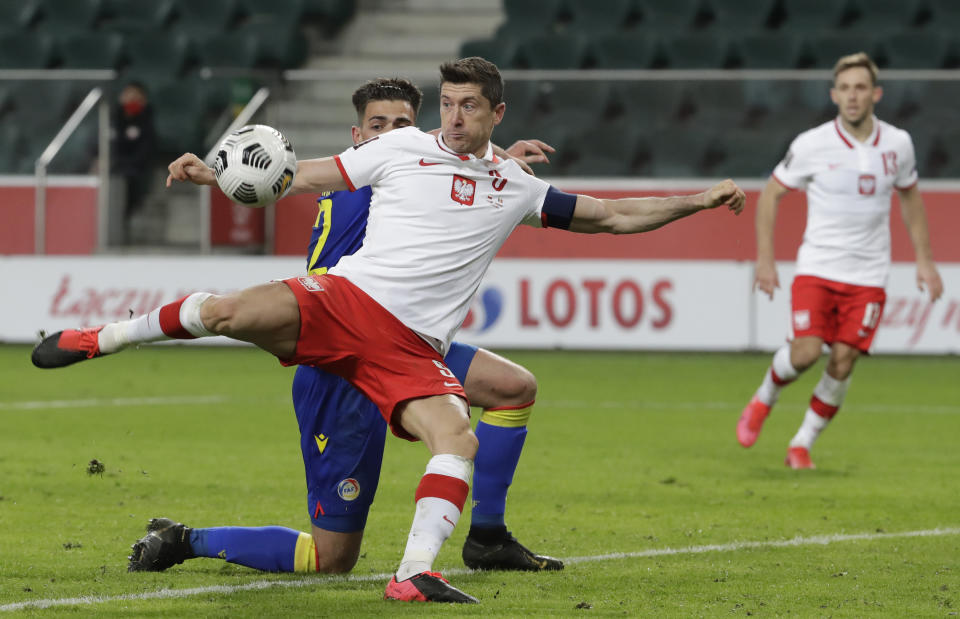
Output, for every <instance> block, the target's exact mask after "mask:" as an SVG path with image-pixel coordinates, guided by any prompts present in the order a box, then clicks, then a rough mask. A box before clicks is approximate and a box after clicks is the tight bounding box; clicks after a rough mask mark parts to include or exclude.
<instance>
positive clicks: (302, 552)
mask: <svg viewBox="0 0 960 619" xmlns="http://www.w3.org/2000/svg"><path fill="white" fill-rule="evenodd" d="M293 571H294V572H306V573H310V572H316V571H317V547H316V545H315V544H314V543H313V536H312V535H310V534H309V533H302V532H301V533H300V537H298V538H297V547H296V549H295V550H294V551H293Z"/></svg>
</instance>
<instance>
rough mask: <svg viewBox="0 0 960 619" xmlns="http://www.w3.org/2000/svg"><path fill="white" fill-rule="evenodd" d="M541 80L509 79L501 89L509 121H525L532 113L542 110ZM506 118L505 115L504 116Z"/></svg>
mask: <svg viewBox="0 0 960 619" xmlns="http://www.w3.org/2000/svg"><path fill="white" fill-rule="evenodd" d="M541 92H542V91H541V82H538V81H536V80H510V81H508V82H506V84H505V85H504V89H503V99H504V101H506V103H507V113H508V115H509V116H511V117H513V118H511V122H513V121H515V120H519V119H521V118H522V119H523V122H527V121H528V119H530V118H531V117H532V116H533V115H534V114H536V113H539V112H538V110H539V111H540V112H542V107H543V106H542V104H541ZM505 118H506V117H505Z"/></svg>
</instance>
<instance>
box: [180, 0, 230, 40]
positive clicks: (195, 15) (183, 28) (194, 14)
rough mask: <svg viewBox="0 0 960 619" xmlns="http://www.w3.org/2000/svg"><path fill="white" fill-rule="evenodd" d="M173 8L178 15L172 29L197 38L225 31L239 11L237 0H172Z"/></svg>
mask: <svg viewBox="0 0 960 619" xmlns="http://www.w3.org/2000/svg"><path fill="white" fill-rule="evenodd" d="M174 8H175V12H176V14H177V15H178V16H179V18H178V19H177V20H176V21H175V22H174V24H173V28H174V30H177V31H180V32H184V33H187V34H189V35H190V36H191V37H194V38H197V39H199V38H201V37H203V36H207V35H209V34H218V33H221V32H225V31H226V30H228V29H229V28H230V27H231V26H232V25H233V23H234V21H236V19H237V16H238V15H239V12H240V7H239V2H238V0H204V1H203V2H195V1H194V0H174Z"/></svg>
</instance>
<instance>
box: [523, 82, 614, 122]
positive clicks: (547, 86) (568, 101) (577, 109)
mask: <svg viewBox="0 0 960 619" xmlns="http://www.w3.org/2000/svg"><path fill="white" fill-rule="evenodd" d="M540 93H541V101H542V102H543V110H544V112H545V113H546V114H547V115H552V116H554V117H560V118H563V122H565V123H568V124H570V125H571V126H574V127H577V126H583V125H588V124H591V123H595V122H598V121H600V120H602V119H604V118H606V117H608V116H609V112H610V108H611V87H610V84H609V83H607V82H604V81H544V82H541V83H540Z"/></svg>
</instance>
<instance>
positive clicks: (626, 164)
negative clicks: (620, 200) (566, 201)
mask: <svg viewBox="0 0 960 619" xmlns="http://www.w3.org/2000/svg"><path fill="white" fill-rule="evenodd" d="M638 138H639V132H638V130H637V129H636V128H635V127H634V126H633V125H632V124H631V123H628V122H622V121H621V122H616V123H600V124H596V125H592V126H588V127H587V128H586V129H583V130H581V131H579V132H577V133H576V134H575V135H574V136H573V137H572V138H571V139H570V141H569V142H568V144H567V147H568V148H569V149H570V151H571V153H572V154H573V156H574V158H573V160H572V161H570V162H569V163H568V164H566V165H565V166H564V170H563V171H564V173H565V174H568V175H573V176H627V175H630V174H632V173H633V172H634V170H635V166H636V164H637V163H638V158H639V154H638V150H639V149H638Z"/></svg>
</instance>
